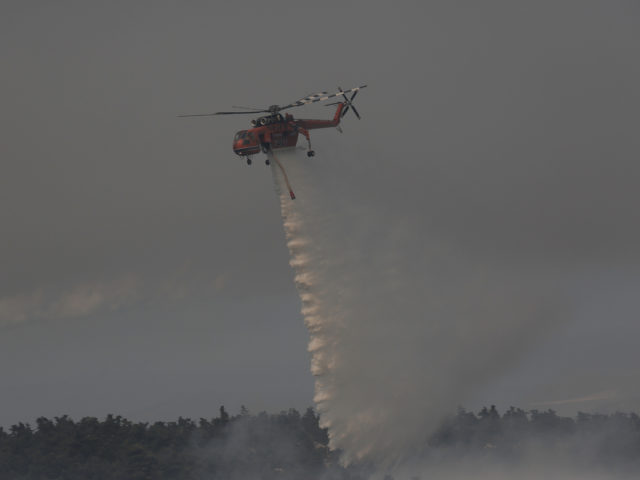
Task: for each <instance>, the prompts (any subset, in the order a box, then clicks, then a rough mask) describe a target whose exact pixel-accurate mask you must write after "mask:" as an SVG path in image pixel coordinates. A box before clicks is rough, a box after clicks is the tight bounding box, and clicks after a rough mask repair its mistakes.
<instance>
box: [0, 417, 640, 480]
mask: <svg viewBox="0 0 640 480" xmlns="http://www.w3.org/2000/svg"><path fill="white" fill-rule="evenodd" d="M328 444H329V437H328V434H327V431H326V429H323V428H321V427H320V425H319V416H318V415H317V414H316V412H315V411H314V410H313V409H312V408H309V409H307V411H306V412H305V413H304V414H302V415H301V414H300V413H299V412H298V411H296V410H294V409H290V410H288V411H283V412H280V413H279V414H267V413H264V412H263V413H259V414H257V415H253V414H251V413H250V412H249V411H248V410H247V409H246V408H244V407H242V409H241V412H240V414H238V415H234V416H230V415H229V414H228V413H227V411H226V410H225V409H224V407H220V409H219V413H218V416H217V417H215V418H212V419H205V418H201V419H199V420H197V421H193V420H190V419H187V418H179V419H178V420H177V421H175V422H155V423H133V422H131V421H129V420H127V419H125V418H123V417H121V416H114V415H108V416H107V417H106V418H105V419H104V420H98V419H97V418H93V417H85V418H82V419H80V420H79V421H74V420H72V419H71V418H69V417H68V416H62V417H55V418H53V419H48V418H44V417H41V418H38V419H37V420H36V422H35V425H29V424H25V423H19V424H17V425H13V426H12V427H10V428H9V429H8V430H4V429H1V428H0V479H2V480H4V479H12V480H23V479H24V480H27V479H29V480H32V479H33V480H35V479H38V480H39V479H65V480H75V479H104V480H110V479H132V480H134V479H205V478H206V479H220V480H222V479H225V480H228V479H238V480H239V479H264V480H293V479H302V478H304V479H313V478H321V477H322V478H324V479H336V480H363V479H365V478H367V477H368V476H369V474H370V473H371V471H372V466H371V465H364V464H363V465H352V466H349V467H343V466H341V465H340V463H339V455H340V452H338V451H334V450H331V449H330V448H329V446H328ZM534 448H535V449H536V451H537V452H543V453H544V455H545V458H547V459H553V458H556V459H558V458H562V459H563V461H572V462H575V463H579V464H580V465H582V466H583V467H584V466H586V467H587V468H589V467H593V468H605V469H607V470H620V469H624V470H625V471H626V472H629V471H634V470H635V471H639V472H640V417H639V416H638V415H636V414H634V413H629V414H625V413H615V414H612V415H600V414H587V413H578V414H577V416H576V417H574V418H569V417H561V416H558V415H557V414H556V413H555V412H554V411H553V410H546V411H538V410H531V411H524V410H522V409H518V408H513V407H511V408H510V409H509V410H507V411H506V412H504V413H503V414H500V413H499V412H498V411H497V409H496V408H495V407H493V406H492V407H490V408H483V409H482V410H481V411H479V412H477V413H473V412H468V411H465V410H464V409H462V408H461V409H459V410H458V412H457V414H456V415H453V416H451V417H450V418H448V419H447V420H446V421H445V422H443V424H442V426H441V427H440V428H439V429H438V430H437V431H436V432H435V433H433V434H431V435H428V434H427V433H426V432H425V442H424V444H423V445H419V446H417V448H416V452H414V455H416V456H418V457H419V458H420V459H421V461H424V462H426V463H429V462H431V463H433V462H442V461H443V459H444V460H446V461H458V460H459V459H461V458H468V457H473V458H476V459H477V458H479V459H485V460H489V461H497V460H499V461H500V462H507V463H511V464H514V465H515V464H518V462H521V461H524V460H525V459H526V457H527V455H529V454H530V452H531V450H532V449H534Z"/></svg>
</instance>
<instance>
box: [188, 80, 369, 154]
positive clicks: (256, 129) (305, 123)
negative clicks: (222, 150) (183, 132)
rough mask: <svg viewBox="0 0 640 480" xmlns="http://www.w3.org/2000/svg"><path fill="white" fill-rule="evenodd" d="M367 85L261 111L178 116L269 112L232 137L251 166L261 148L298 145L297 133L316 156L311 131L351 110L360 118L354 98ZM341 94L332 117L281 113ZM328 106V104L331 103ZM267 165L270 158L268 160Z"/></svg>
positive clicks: (336, 121) (266, 150)
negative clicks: (298, 115)
mask: <svg viewBox="0 0 640 480" xmlns="http://www.w3.org/2000/svg"><path fill="white" fill-rule="evenodd" d="M365 87H366V85H362V86H361V87H356V88H351V89H349V90H342V88H340V87H338V89H339V90H340V91H339V92H337V93H334V94H331V95H327V92H320V93H314V94H312V95H308V96H306V97H304V98H301V99H300V100H297V101H295V102H293V103H290V104H289V105H285V106H279V105H271V106H270V107H268V108H265V109H262V110H250V111H247V112H216V113H200V114H194V115H178V116H179V117H210V116H213V115H243V114H253V113H268V115H265V116H263V117H259V118H256V119H254V120H251V126H252V127H253V128H251V129H250V130H240V131H239V132H238V133H236V135H235V137H234V138H233V151H234V152H235V153H236V154H238V155H240V156H243V157H247V164H248V165H251V157H250V155H255V154H257V153H260V150H262V151H263V152H264V153H269V151H270V150H275V149H278V148H286V147H295V146H296V144H297V143H298V134H300V133H301V134H302V135H304V136H305V138H306V139H307V143H308V145H309V149H308V151H307V156H309V157H313V156H314V155H315V152H314V151H313V150H311V139H310V137H309V130H313V129H315V128H328V127H338V128H339V124H340V119H341V118H342V117H344V116H345V115H346V113H347V112H348V111H349V109H352V110H353V113H355V114H356V117H358V119H360V114H359V113H358V110H356V107H355V106H354V105H353V99H354V98H355V97H356V95H357V94H358V92H359V91H360V90H361V89H363V88H365ZM351 92H353V95H352V96H351V98H348V97H347V94H348V93H351ZM339 96H342V97H344V98H343V100H342V101H341V102H334V103H330V104H328V105H338V108H337V109H336V113H335V115H334V116H333V119H332V120H310V119H298V120H296V119H294V118H293V115H291V114H289V113H286V114H285V115H282V114H281V113H280V112H281V111H283V110H287V109H289V108H293V107H301V106H302V105H307V104H309V103H315V102H322V101H325V100H329V99H330V98H335V97H339ZM328 105H327V106H328ZM234 108H247V107H234ZM266 163H267V165H268V164H269V160H268V159H267V162H266Z"/></svg>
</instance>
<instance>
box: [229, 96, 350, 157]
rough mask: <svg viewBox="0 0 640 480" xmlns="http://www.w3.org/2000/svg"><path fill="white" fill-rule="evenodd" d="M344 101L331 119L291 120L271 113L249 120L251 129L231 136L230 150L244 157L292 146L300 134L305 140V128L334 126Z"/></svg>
mask: <svg viewBox="0 0 640 480" xmlns="http://www.w3.org/2000/svg"><path fill="white" fill-rule="evenodd" d="M344 105H345V104H344V103H339V104H338V107H337V108H336V112H335V115H334V117H333V119H331V120H313V119H298V120H296V119H294V117H293V115H291V114H288V113H287V114H286V115H282V114H280V113H274V114H272V115H267V116H264V117H259V118H257V119H254V120H251V125H252V127H253V128H251V129H249V130H240V131H239V132H237V133H236V134H235V136H234V139H233V151H234V152H235V153H236V154H237V155H240V156H243V157H246V156H249V155H255V154H257V153H260V151H261V150H262V151H263V152H265V153H266V152H268V151H269V150H270V149H274V150H275V149H279V148H287V147H295V146H296V145H297V143H298V135H299V134H300V133H302V134H303V135H304V136H305V137H306V138H307V140H309V130H313V129H316V128H329V127H337V126H338V125H339V124H340V114H341V112H342V109H343V108H344Z"/></svg>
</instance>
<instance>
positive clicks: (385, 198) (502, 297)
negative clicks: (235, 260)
mask: <svg viewBox="0 0 640 480" xmlns="http://www.w3.org/2000/svg"><path fill="white" fill-rule="evenodd" d="M276 156H277V158H278V159H279V160H280V161H281V163H282V165H283V166H284V168H285V169H286V171H287V173H288V177H289V180H290V183H291V187H292V188H293V190H294V192H295V194H296V198H297V199H296V200H294V201H292V200H291V199H290V198H289V194H288V191H287V188H285V186H284V183H283V180H282V176H281V173H280V172H279V171H278V170H276V169H274V168H272V171H273V173H274V179H275V184H276V190H277V191H278V193H279V197H280V202H281V208H282V216H283V221H284V229H285V233H286V238H287V245H288V248H289V250H290V254H291V262H290V263H291V266H292V267H293V269H294V271H295V282H296V285H297V288H298V290H299V293H300V298H301V301H302V313H303V315H304V320H305V323H306V325H307V327H308V329H309V333H310V342H309V351H310V353H311V355H312V360H311V371H312V373H313V375H314V376H315V381H316V383H315V399H314V400H315V403H316V405H317V408H318V411H319V412H320V414H321V419H322V422H323V423H324V426H325V427H328V428H329V436H330V446H331V447H332V448H336V449H340V450H341V451H342V452H343V458H342V459H343V462H344V463H346V464H349V463H351V462H354V461H369V462H373V463H375V464H379V465H381V466H385V467H389V466H391V465H393V464H396V463H398V462H400V461H402V460H403V459H405V458H407V457H409V456H411V455H412V454H413V453H414V451H415V449H416V448H418V446H419V445H424V443H425V441H426V439H427V438H428V437H429V435H430V434H431V433H432V432H433V430H434V429H435V428H436V427H437V425H438V424H439V423H440V421H441V420H442V418H443V416H444V415H446V414H447V413H450V412H451V411H452V410H454V409H455V408H456V406H457V405H460V404H465V402H466V401H469V399H471V398H472V397H473V395H474V392H476V391H477V390H478V389H479V388H481V387H482V386H484V385H485V384H486V382H487V380H489V379H492V378H495V376H496V375H499V374H500V373H501V372H505V371H507V370H508V369H509V368H511V367H513V366H514V365H515V364H516V363H517V361H518V359H519V358H520V356H521V355H522V354H523V352H526V351H527V349H528V348H529V347H531V346H532V345H534V344H535V343H536V342H537V341H538V340H539V339H540V338H541V337H542V336H543V335H544V332H545V331H546V330H548V327H549V325H551V324H552V323H554V322H557V321H558V318H559V317H560V314H561V313H562V312H563V311H564V310H565V308H566V306H565V305H564V303H563V301H562V300H561V299H562V298H563V295H562V294H561V290H562V289H561V285H560V284H559V282H558V277H557V276H552V275H550V274H549V272H546V271H543V270H539V269H536V268H534V267H531V268H528V269H524V268H522V267H521V266H520V267H519V268H518V269H515V268H509V267H508V266H505V265H500V264H490V263H487V262H483V261H482V260H481V259H480V260H479V259H478V258H474V257H472V256H467V255H465V253H464V251H461V250H459V249H458V250H457V249H455V248H454V247H452V246H451V245H448V244H446V243H445V242H443V241H440V240H439V239H438V238H437V236H436V235H433V234H432V233H431V232H430V231H429V226H428V221H427V219H425V218H424V216H423V215H422V214H421V212H420V209H419V208H414V207H415V206H411V208H403V206H402V204H400V207H398V202H397V201H395V202H392V201H391V199H392V197H395V196H396V195H397V194H398V193H400V192H398V191H396V190H394V189H393V188H391V187H390V186H389V185H388V184H386V183H385V182H384V180H383V179H381V178H379V177H376V176H375V175H371V174H369V175H371V178H369V177H367V178H365V180H367V181H363V179H362V175H363V173H362V172H361V171H359V170H358V166H360V167H362V163H361V162H359V161H357V160H354V159H352V160H349V159H346V158H339V157H338V156H337V155H335V154H333V155H332V154H331V153H330V152H326V151H325V152H319V154H318V156H317V157H315V158H314V159H313V160H310V159H307V158H306V157H303V155H301V154H300V152H299V151H288V152H282V153H281V152H278V153H276ZM368 181H371V182H373V183H374V184H375V187H377V188H378V190H377V191H375V192H374V194H373V195H368V194H367V192H366V191H363V190H358V189H356V187H358V186H362V185H364V184H366V183H368ZM392 203H394V204H395V205H396V206H395V207H392V206H391V205H392Z"/></svg>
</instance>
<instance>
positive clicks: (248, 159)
mask: <svg viewBox="0 0 640 480" xmlns="http://www.w3.org/2000/svg"><path fill="white" fill-rule="evenodd" d="M247 165H251V159H250V158H249V157H247Z"/></svg>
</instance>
